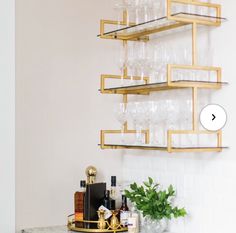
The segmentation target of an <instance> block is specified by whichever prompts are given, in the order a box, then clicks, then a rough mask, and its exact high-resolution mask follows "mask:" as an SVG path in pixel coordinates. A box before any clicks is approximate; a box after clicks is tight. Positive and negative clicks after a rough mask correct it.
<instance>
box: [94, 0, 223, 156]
mask: <svg viewBox="0 0 236 233" xmlns="http://www.w3.org/2000/svg"><path fill="white" fill-rule="evenodd" d="M166 1H167V2H166V3H167V12H166V13H167V14H166V15H167V16H165V17H162V18H159V19H154V20H151V21H149V22H145V23H141V24H138V25H135V24H133V23H129V25H128V26H127V12H125V11H124V13H123V21H121V22H118V21H113V20H101V22H100V34H99V35H98V36H99V37H100V38H102V39H114V40H121V41H123V46H124V48H125V49H127V43H128V41H145V42H146V41H148V40H149V39H150V38H149V36H150V35H151V34H154V33H162V32H168V31H175V30H177V31H179V30H184V29H185V28H186V27H190V29H191V30H192V64H191V65H175V64H168V65H167V81H166V82H163V83H150V82H149V78H148V77H145V78H144V81H145V83H144V84H142V85H133V86H119V87H112V88H109V87H106V81H107V80H109V79H113V80H114V79H116V80H119V79H121V78H123V79H125V80H130V79H131V77H130V76H128V69H127V67H125V69H124V73H123V77H121V75H109V74H103V75H101V86H100V92H101V93H102V94H121V95H123V102H124V103H127V102H128V95H131V94H132V95H135V94H143V95H147V94H149V93H150V92H154V91H162V90H172V89H181V88H191V89H192V108H193V109H192V129H191V130H168V132H167V146H166V147H156V146H151V145H149V130H143V131H142V132H143V134H144V135H145V145H120V144H108V143H106V142H105V138H106V135H108V134H121V130H101V135H100V141H101V142H100V144H99V145H100V147H101V148H102V149H145V150H160V151H167V152H220V151H222V149H223V148H224V147H223V146H222V131H221V130H219V131H216V132H210V131H205V130H199V125H198V116H197V102H198V89H199V88H203V89H221V88H222V86H223V85H225V84H227V83H225V82H222V72H221V68H220V67H208V66H199V65H198V62H197V32H198V26H208V27H209V26H212V27H219V26H220V25H221V23H222V22H223V21H225V20H226V19H225V18H222V17H221V5H219V4H212V3H206V2H201V1H199V0H166ZM174 4H183V5H194V6H198V7H205V8H207V9H213V10H214V12H215V15H214V16H209V15H199V14H189V13H185V12H179V13H172V6H173V5H174ZM108 25H110V26H111V25H113V26H114V25H121V26H123V28H120V29H117V30H112V31H108V32H106V31H105V27H106V26H108ZM175 69H183V70H199V71H207V72H215V73H216V77H217V78H216V81H215V82H207V81H186V80H178V81H174V80H173V79H172V74H173V70H175ZM134 79H135V80H141V77H134ZM135 132H136V131H135V130H130V129H128V124H127V123H125V125H124V133H126V134H133V133H135ZM176 134H197V135H202V134H214V135H216V136H217V143H216V145H215V147H174V146H172V136H173V135H176Z"/></svg>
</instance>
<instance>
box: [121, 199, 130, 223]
mask: <svg viewBox="0 0 236 233" xmlns="http://www.w3.org/2000/svg"><path fill="white" fill-rule="evenodd" d="M129 216H130V211H129V208H128V206H127V198H126V196H125V195H122V205H121V207H120V224H121V226H123V227H127V226H128V219H129Z"/></svg>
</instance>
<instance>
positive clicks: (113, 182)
mask: <svg viewBox="0 0 236 233" xmlns="http://www.w3.org/2000/svg"><path fill="white" fill-rule="evenodd" d="M111 186H116V176H112V177H111Z"/></svg>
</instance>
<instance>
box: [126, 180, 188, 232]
mask: <svg viewBox="0 0 236 233" xmlns="http://www.w3.org/2000/svg"><path fill="white" fill-rule="evenodd" d="M125 195H126V197H127V198H128V199H129V200H130V201H131V202H132V203H133V204H134V205H135V207H136V208H137V210H138V211H140V212H141V214H142V215H143V217H144V224H143V228H144V229H145V232H147V233H149V232H150V233H155V232H157V233H162V232H164V231H165V230H166V229H167V225H168V224H167V223H168V221H169V220H171V219H172V218H179V217H184V216H185V215H186V214H187V212H186V210H185V208H178V207H176V206H173V203H172V199H173V197H175V190H174V188H173V186H172V185H170V186H169V188H168V189H167V190H160V188H159V184H155V183H154V181H153V179H152V178H150V177H149V178H148V181H147V182H143V185H140V186H138V185H137V183H133V184H131V185H130V190H125Z"/></svg>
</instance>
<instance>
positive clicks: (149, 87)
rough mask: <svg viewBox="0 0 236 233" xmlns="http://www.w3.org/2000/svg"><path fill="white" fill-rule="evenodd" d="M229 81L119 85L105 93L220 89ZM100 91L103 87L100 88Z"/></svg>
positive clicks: (186, 81) (106, 90) (105, 90)
mask: <svg viewBox="0 0 236 233" xmlns="http://www.w3.org/2000/svg"><path fill="white" fill-rule="evenodd" d="M227 84H228V83H227V82H206V81H192V80H178V81H172V82H171V83H168V82H160V83H150V84H141V85H130V86H119V87H112V88H105V89H104V93H111V94H145V93H150V92H153V91H161V90H171V89H178V88H191V87H199V88H205V89H219V88H221V87H222V85H227ZM99 91H100V92H102V91H101V89H99Z"/></svg>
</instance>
